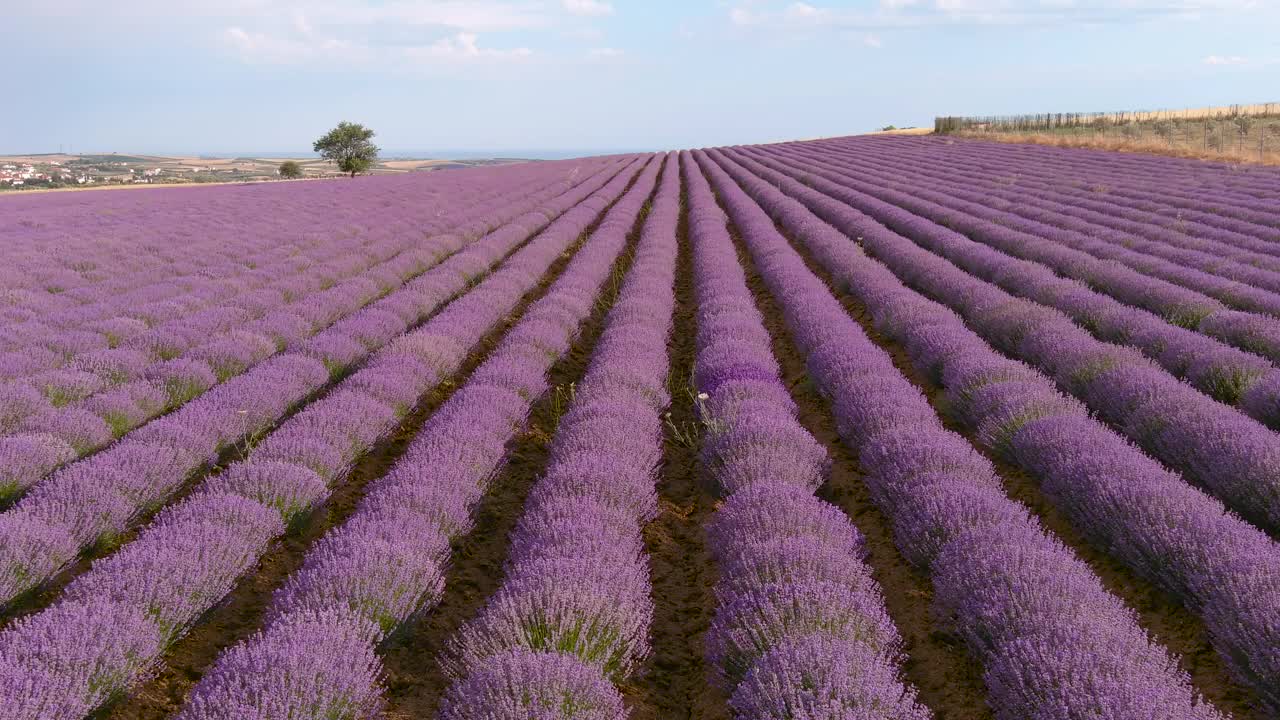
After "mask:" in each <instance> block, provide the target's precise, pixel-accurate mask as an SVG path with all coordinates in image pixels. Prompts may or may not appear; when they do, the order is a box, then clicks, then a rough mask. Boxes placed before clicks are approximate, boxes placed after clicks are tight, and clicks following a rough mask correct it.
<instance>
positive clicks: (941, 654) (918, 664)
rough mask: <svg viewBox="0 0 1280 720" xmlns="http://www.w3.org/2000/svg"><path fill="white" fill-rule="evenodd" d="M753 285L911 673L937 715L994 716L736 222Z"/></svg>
mask: <svg viewBox="0 0 1280 720" xmlns="http://www.w3.org/2000/svg"><path fill="white" fill-rule="evenodd" d="M730 231H731V234H732V236H733V239H734V243H735V245H736V246H737V250H738V257H739V261H740V262H741V263H742V266H743V269H744V270H745V271H746V273H747V285H748V286H749V287H750V289H751V292H752V294H753V295H754V296H755V301H756V306H757V307H758V308H759V310H760V312H761V314H762V315H763V316H764V320H765V327H766V329H767V330H768V331H769V334H770V335H771V336H772V338H773V353H774V356H775V357H776V358H777V360H778V364H779V365H780V366H781V368H782V379H783V381H784V382H785V383H786V385H787V388H788V389H789V390H790V392H791V397H792V399H793V400H794V401H795V403H796V406H797V408H798V410H799V413H798V415H799V420H800V424H801V425H802V426H804V428H805V429H806V430H807V431H809V433H810V434H811V435H813V437H814V438H815V439H817V440H818V442H819V443H821V444H822V446H823V447H824V448H825V449H826V451H827V454H828V456H829V457H830V458H831V461H832V462H831V472H830V475H829V476H828V478H827V481H826V483H825V484H824V485H823V486H822V487H821V488H819V489H818V496H819V497H821V498H822V499H824V500H826V501H828V502H830V503H832V504H834V505H836V506H837V507H839V508H840V509H841V510H843V511H845V513H846V514H848V515H849V517H850V519H851V520H852V521H853V523H854V525H856V526H857V528H858V530H859V531H860V532H861V533H862V535H863V537H864V538H865V543H866V547H867V550H868V557H867V560H866V562H867V565H868V566H869V567H870V568H871V574H872V576H873V577H874V578H875V580H876V582H877V583H879V585H880V588H881V589H882V591H883V593H884V600H885V606H886V608H887V609H888V612H889V617H890V618H891V619H892V620H893V622H894V625H895V626H896V627H897V628H898V632H899V633H900V634H901V635H902V640H903V649H904V651H905V655H906V659H905V662H904V663H903V673H904V675H905V678H906V680H907V681H908V682H909V683H910V684H911V685H913V686H914V687H915V688H916V689H917V690H918V691H919V699H920V702H921V703H923V704H924V705H926V706H928V707H929V709H931V710H932V711H933V713H934V717H935V718H937V720H983V719H985V718H990V717H991V716H992V715H991V710H990V708H989V707H988V706H987V704H986V690H985V688H984V686H983V683H982V672H981V668H980V667H979V665H978V663H977V662H975V661H974V660H973V659H972V658H971V657H970V656H969V655H968V654H967V652H966V649H965V646H964V644H963V641H962V640H961V639H960V638H959V637H958V636H957V635H955V634H954V633H951V632H948V631H947V630H946V628H944V627H943V626H942V625H941V624H939V623H938V622H937V621H936V619H935V618H934V616H933V612H932V601H933V588H932V586H931V585H930V583H929V578H928V576H927V575H926V574H925V573H923V572H921V571H920V570H918V569H917V568H914V567H913V566H911V565H910V564H909V563H908V562H907V561H906V560H905V559H904V558H903V557H902V554H901V553H900V552H899V551H898V548H897V546H896V545H895V544H894V538H893V530H892V525H891V523H890V521H889V519H888V518H887V517H886V516H885V515H884V513H883V512H881V510H880V508H878V507H877V506H876V505H875V504H874V503H873V502H872V501H871V496H870V492H869V490H868V488H867V485H866V483H865V482H864V481H863V479H862V470H861V467H860V465H859V463H858V459H857V455H856V454H855V453H854V452H852V451H851V450H850V449H849V448H848V447H846V446H845V444H844V443H843V442H842V441H841V439H840V436H839V433H838V432H837V430H836V424H835V420H834V417H833V416H832V414H831V410H830V407H829V404H828V403H827V401H826V400H825V399H824V398H823V397H822V395H821V394H820V393H819V391H818V389H817V388H816V387H815V386H814V385H813V383H812V382H811V381H810V380H809V374H808V370H807V368H806V366H805V358H804V356H803V355H802V354H801V353H800V351H799V350H798V349H797V347H796V345H795V343H794V341H793V340H792V338H791V333H790V331H789V330H788V329H787V327H786V321H785V319H784V316H783V313H782V310H781V308H780V307H779V306H778V304H777V302H776V301H775V300H774V298H773V296H772V294H771V293H770V292H769V290H768V288H767V286H766V285H765V282H764V280H763V278H761V276H760V275H759V273H758V272H757V270H756V267H755V264H754V262H753V261H752V259H751V255H750V253H749V252H748V251H747V249H746V247H745V244H744V243H743V241H742V239H741V237H740V235H739V234H738V232H737V229H736V228H734V227H733V226H732V225H730Z"/></svg>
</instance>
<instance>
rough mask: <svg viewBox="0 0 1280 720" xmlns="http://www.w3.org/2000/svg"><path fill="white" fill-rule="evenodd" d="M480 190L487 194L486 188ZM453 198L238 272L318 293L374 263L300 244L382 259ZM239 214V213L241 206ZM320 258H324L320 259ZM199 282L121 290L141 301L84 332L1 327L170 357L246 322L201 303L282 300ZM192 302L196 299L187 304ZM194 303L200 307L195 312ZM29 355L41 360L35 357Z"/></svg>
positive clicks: (83, 347) (92, 347) (29, 341)
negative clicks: (153, 298) (149, 292)
mask: <svg viewBox="0 0 1280 720" xmlns="http://www.w3.org/2000/svg"><path fill="white" fill-rule="evenodd" d="M532 182H537V180H536V179H535V180H534V181H532ZM503 187H504V188H511V189H513V188H514V185H507V184H503ZM489 192H490V193H491V191H489ZM481 193H483V194H488V193H485V192H484V190H483V189H481ZM458 197H459V196H458V195H453V196H451V197H446V198H442V199H441V200H440V201H439V202H438V203H430V204H427V205H426V207H425V208H423V210H419V211H416V212H415V213H410V214H408V215H407V216H406V217H399V218H397V217H396V216H394V215H393V216H391V217H390V218H387V222H386V223H385V224H382V225H379V226H376V227H373V228H361V227H351V228H342V229H341V232H338V229H336V228H335V229H334V230H331V231H330V233H329V234H318V233H317V234H314V235H310V236H308V237H306V238H304V239H299V240H295V241H293V242H291V243H288V244H281V245H280V246H279V248H280V251H279V252H278V253H277V255H278V257H274V258H265V257H253V256H250V257H247V258H244V259H243V260H242V263H241V264H240V265H239V272H240V274H242V275H245V276H247V277H248V278H249V279H250V280H252V281H253V283H254V284H256V285H262V286H268V287H269V286H279V288H280V289H279V291H278V292H279V293H280V294H282V295H283V296H284V298H285V299H286V300H292V299H296V297H297V296H299V295H302V294H305V293H309V292H316V291H319V290H321V289H323V288H324V287H325V286H326V285H329V284H333V283H336V282H337V281H339V280H341V279H342V278H343V276H344V275H349V274H352V273H353V272H355V271H358V270H362V269H364V267H365V266H367V265H368V264H371V263H369V262H368V261H365V260H363V258H361V257H360V256H355V257H350V256H349V257H347V258H324V257H323V256H320V257H317V258H316V259H315V260H308V258H307V257H306V256H302V255H299V254H298V253H299V251H300V250H302V249H305V248H307V247H316V246H318V247H319V248H320V251H328V252H330V253H333V252H336V251H341V250H343V249H344V248H345V247H346V246H353V245H354V246H364V247H369V248H372V249H374V250H375V251H377V252H378V254H379V255H381V257H380V258H378V259H386V258H387V257H390V255H392V254H394V252H388V251H386V250H379V248H380V247H382V246H387V247H390V248H393V249H395V251H398V248H400V247H403V245H404V242H405V240H406V238H407V239H413V238H416V237H418V233H419V232H420V230H421V228H422V226H423V225H424V224H425V225H426V226H428V227H430V226H432V225H438V221H439V220H441V219H442V218H441V217H439V215H440V213H435V214H436V216H437V217H434V218H433V217H432V215H431V214H428V213H427V212H426V211H427V210H429V209H431V208H436V207H443V206H444V205H445V204H446V203H449V204H453V202H455V201H456V200H457V199H458ZM415 200H417V201H418V202H414V203H412V204H408V207H410V208H415V207H417V206H418V205H419V204H421V198H415ZM238 214H243V211H241V213H238ZM455 214H456V213H455ZM181 230H182V228H177V229H175V232H180V231H181ZM319 260H323V262H317V261H319ZM246 268H250V269H246ZM290 269H292V270H294V271H306V272H305V274H303V275H299V276H296V277H294V278H292V279H286V280H284V281H281V280H280V279H279V276H280V275H281V274H282V273H284V272H286V271H287V270H290ZM225 272H226V275H228V276H229V275H234V274H236V273H235V271H234V269H227V270H226V271H225ZM197 280H198V281H199V282H200V283H201V284H198V285H196V286H195V287H192V288H190V289H189V291H188V292H186V293H185V294H183V295H181V296H180V297H176V298H175V297H170V296H166V299H165V300H164V301H162V302H160V303H157V304H151V303H147V302H144V301H143V300H142V299H141V298H138V294H139V293H141V294H143V295H144V296H145V295H146V290H145V288H141V289H137V290H127V291H125V292H124V295H123V296H124V297H126V298H130V297H133V298H138V299H137V300H135V301H134V302H131V303H129V304H128V305H126V306H124V307H123V308H121V309H120V310H122V311H123V312H124V313H125V314H123V315H117V314H115V313H116V312H117V311H115V310H113V311H112V312H111V313H108V314H109V315H110V316H109V317H106V318H103V319H101V320H99V321H97V322H94V323H90V328H89V329H88V330H85V329H83V328H81V329H77V328H76V327H75V325H72V326H71V327H66V326H67V325H68V323H69V320H67V321H65V322H58V323H55V324H54V325H53V326H51V325H49V324H47V322H52V319H51V318H46V319H44V321H41V322H28V323H23V324H14V325H9V326H6V327H5V328H4V332H5V333H6V334H12V335H16V336H17V337H16V339H17V340H18V341H19V342H21V344H22V345H23V346H24V347H25V348H27V349H32V348H34V349H35V351H36V352H37V355H38V354H39V353H44V354H45V355H48V356H52V357H54V358H55V359H57V360H61V359H63V358H64V357H65V356H66V354H70V355H72V356H74V354H75V353H77V352H99V351H103V350H107V349H114V348H122V349H126V350H135V351H143V352H147V353H149V354H158V355H161V356H168V357H173V356H176V355H177V354H178V353H180V352H182V351H183V350H186V349H188V348H189V347H190V346H191V345H192V343H193V341H195V340H199V339H204V338H205V337H206V336H207V335H208V333H209V332H211V331H212V330H216V329H218V328H220V327H225V326H227V324H228V323H230V324H232V325H242V324H244V323H245V322H247V321H248V317H247V316H241V317H238V316H235V315H234V314H230V313H231V311H230V309H227V308H216V307H215V308H211V309H210V308H207V307H204V306H203V305H202V304H203V303H208V302H227V303H230V304H231V307H232V308H235V309H237V310H239V311H240V312H241V313H249V312H257V311H260V310H261V309H262V305H263V303H264V302H266V303H271V302H278V301H279V300H280V296H279V295H273V294H270V293H267V295H265V296H264V295H263V293H264V292H266V290H264V289H262V288H259V289H257V290H255V289H254V287H253V286H251V285H250V284H247V283H246V282H241V281H238V280H236V279H234V278H233V279H232V280H230V281H229V280H227V278H226V277H225V276H220V277H217V278H216V279H210V278H197ZM185 284H186V283H184V285H185ZM167 289H169V290H174V291H176V290H178V289H179V288H178V286H177V285H175V284H174V283H169V284H168V286H167ZM193 302H194V303H195V305H192V303H193ZM197 306H199V307H202V308H203V309H199V310H197V309H196V307H197ZM74 310H75V311H82V310H84V308H79V307H78V308H74ZM192 312H194V314H192ZM46 321H47V322H46ZM33 325H34V326H35V327H34V329H33V328H32V326H33ZM40 328H43V329H44V330H45V331H46V334H45V335H41V334H39V333H38V331H39V329H40ZM46 344H51V347H52V348H53V349H56V350H59V351H60V352H61V353H62V354H57V353H52V352H51V350H50V349H47V348H44V347H41V346H43V345H46ZM32 359H33V360H36V361H38V360H40V358H39V357H34V358H32ZM5 364H6V363H5V362H4V361H0V366H3V365H5Z"/></svg>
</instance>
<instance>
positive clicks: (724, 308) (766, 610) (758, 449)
mask: <svg viewBox="0 0 1280 720" xmlns="http://www.w3.org/2000/svg"><path fill="white" fill-rule="evenodd" d="M682 160H683V161H684V171H685V187H686V192H687V197H688V213H689V232H690V236H691V241H692V245H693V273H694V296H695V297H696V298H697V302H698V315H697V327H698V332H697V347H698V349H697V359H696V363H695V370H694V382H695V384H696V386H697V389H698V390H699V391H700V394H699V398H700V399H701V402H700V412H701V414H702V420H703V423H704V424H705V426H706V434H705V438H704V441H703V451H702V452H703V465H704V467H705V468H706V469H707V471H708V474H709V475H710V477H711V479H712V480H714V481H715V483H716V484H717V486H719V488H720V490H721V491H722V492H723V493H724V494H726V495H727V496H728V499H726V500H725V501H724V502H723V503H722V504H721V505H720V507H719V508H718V509H717V510H716V513H715V515H714V516H713V518H712V520H711V521H710V523H709V524H708V526H707V540H708V543H707V544H708V548H709V549H710V551H711V554H712V556H713V557H714V558H715V561H716V564H717V566H718V568H719V570H720V574H719V580H718V581H717V583H716V586H715V594H716V601H717V602H716V605H717V607H716V614H715V618H714V619H713V620H712V622H711V626H710V628H709V629H708V630H707V635H706V652H707V659H708V661H709V662H710V664H711V665H712V666H713V667H714V668H715V672H716V675H715V679H716V681H717V682H718V683H719V684H720V685H721V686H722V687H723V688H724V690H725V691H726V692H728V693H729V694H730V699H729V704H730V707H731V708H732V709H733V711H734V712H735V714H736V715H737V716H738V717H741V718H750V719H752V720H765V719H771V720H772V719H777V720H783V719H784V718H793V717H859V718H884V719H885V720H926V719H927V718H930V717H932V714H931V713H930V712H929V711H928V709H926V708H924V707H923V706H921V705H919V704H918V703H917V702H916V699H915V690H914V688H911V687H910V686H908V685H907V684H906V683H904V682H903V681H902V679H901V664H902V660H903V656H902V639H901V637H900V636H899V635H898V631H897V628H895V627H894V625H893V621H892V620H890V618H889V616H888V613H887V611H886V610H885V607H884V599H883V597H882V596H881V593H880V588H879V586H878V585H877V584H876V583H875V581H874V580H873V579H872V577H871V572H870V570H869V568H867V566H866V565H865V564H864V562H863V560H864V558H865V557H866V549H865V547H864V540H863V538H862V536H861V534H859V533H858V530H857V528H856V527H854V525H853V523H852V522H850V521H849V518H848V517H846V516H845V515H844V513H842V512H841V511H840V510H839V509H838V508H836V507H834V506H833V505H831V504H829V503H827V502H824V501H822V500H820V499H818V498H817V497H815V496H814V495H813V491H814V490H816V489H817V488H818V487H819V486H820V485H821V484H822V483H823V482H824V479H825V475H826V474H827V470H828V468H829V463H830V460H829V458H828V457H827V454H826V450H825V449H824V448H823V447H822V446H821V445H820V444H818V441H817V440H815V439H814V438H813V436H812V435H810V434H809V433H808V432H807V431H806V430H805V429H804V428H803V427H802V426H801V425H800V423H799V422H798V421H797V420H796V416H795V414H796V406H795V403H794V402H793V401H792V399H791V395H790V393H789V392H788V391H787V388H786V386H785V385H784V384H783V383H782V381H781V380H780V379H779V368H778V364H777V361H776V360H775V359H774V356H773V352H772V339H771V337H770V335H769V332H768V331H767V330H766V329H765V326H764V321H763V318H762V317H761V315H760V312H759V311H758V310H757V309H756V307H755V303H754V299H753V298H752V295H751V291H750V290H749V289H748V287H747V283H746V276H745V275H744V273H743V270H742V267H741V265H740V264H739V262H738V257H737V254H736V251H735V249H734V245H733V242H732V240H731V239H730V236H729V232H728V229H727V227H726V217H725V215H724V213H723V211H721V210H720V208H719V207H718V206H717V204H716V199H715V196H714V195H713V194H712V190H711V187H710V186H709V185H708V184H707V181H706V179H705V178H704V177H703V176H702V173H701V171H700V170H699V167H698V164H697V163H696V162H694V161H693V159H692V156H690V155H689V154H688V153H687V152H686V153H682Z"/></svg>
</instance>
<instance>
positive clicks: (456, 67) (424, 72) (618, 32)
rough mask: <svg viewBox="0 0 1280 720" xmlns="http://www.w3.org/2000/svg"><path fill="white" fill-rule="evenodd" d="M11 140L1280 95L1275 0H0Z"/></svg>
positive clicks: (530, 131) (87, 145)
mask: <svg viewBox="0 0 1280 720" xmlns="http://www.w3.org/2000/svg"><path fill="white" fill-rule="evenodd" d="M3 3H4V5H5V8H4V10H3V21H2V22H0V47H2V48H4V50H5V57H6V65H7V68H6V69H5V71H4V72H3V74H0V153H14V152H49V151H56V150H57V149H58V147H59V145H62V146H64V147H69V148H74V149H75V150H76V151H85V152H87V151H119V152H129V151H132V152H157V153H159V152H171V153H176V152H197V151H205V152H235V151H292V150H302V149H307V148H309V145H310V141H311V140H312V139H314V138H315V137H317V136H319V135H320V134H322V133H323V132H324V130H326V129H327V128H328V127H330V126H332V125H333V124H334V123H335V122H336V121H338V120H340V119H349V120H354V121H358V122H364V123H366V124H368V125H370V126H371V127H373V128H374V129H375V130H376V131H377V132H378V137H377V141H378V142H379V144H380V145H381V146H382V147H383V148H384V149H387V150H427V149H477V150H492V151H495V152H501V151H503V150H515V149H526V150H527V149H572V150H602V149H662V148H681V147H698V146H705V145H721V144H731V143H750V142H767V141H774V140H783V139H793V138H805V137H816V136H827V135H840V134H850V133H856V132H862V131H866V130H869V129H872V128H875V127H877V126H881V125H886V124H890V123H892V124H896V125H899V126H905V125H924V124H929V123H930V122H931V121H932V118H933V116H934V115H936V114H987V113H1006V112H1009V113H1012V112H1040V111H1076V110H1082V111H1083V110H1115V109H1138V108H1156V107H1184V106H1201V105H1218V104H1230V103H1235V102H1245V103H1248V102H1264V101H1280V33H1277V32H1276V29H1277V28H1280V2H1276V1H1262V0H1115V1H1112V2H1105V1H1104V0H863V1H860V2H836V1H835V0H806V2H797V1H795V0H740V1H738V0H708V1H706V2H697V1H695V0H689V1H688V2H676V1H674V0H653V1H651V2H641V1H638V0H510V1H501V0H475V1H471V2H467V1H458V0H416V1H415V0H296V1H293V2H286V1H280V2H275V1H269V0H109V1H103V0H39V1H35V0H32V1H31V2H27V1H26V0H3Z"/></svg>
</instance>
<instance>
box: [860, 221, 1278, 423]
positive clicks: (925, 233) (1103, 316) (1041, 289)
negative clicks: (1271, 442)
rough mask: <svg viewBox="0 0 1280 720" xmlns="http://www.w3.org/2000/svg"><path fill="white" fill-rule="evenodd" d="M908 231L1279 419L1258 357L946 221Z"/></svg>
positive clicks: (1220, 396) (1268, 371) (989, 277)
mask: <svg viewBox="0 0 1280 720" xmlns="http://www.w3.org/2000/svg"><path fill="white" fill-rule="evenodd" d="M875 209H876V210H877V212H876V217H878V218H879V219H881V220H889V221H891V222H893V223H898V222H899V221H900V220H902V217H903V216H902V214H901V212H900V211H898V213H896V214H895V213H894V212H893V211H888V210H886V206H884V205H877V206H876V208H875ZM900 226H902V227H905V225H900ZM909 237H910V238H911V239H912V240H913V241H914V242H916V243H917V244H919V245H920V246H922V247H924V248H927V249H928V250H930V251H932V252H934V253H936V254H938V255H941V256H942V257H944V258H946V259H948V260H950V261H951V262H953V263H955V264H956V265H958V266H959V267H961V268H963V269H964V270H965V271H967V272H968V273H970V274H972V275H974V276H976V277H979V278H982V279H983V280H986V281H988V282H991V283H992V284H995V285H997V286H999V287H1001V288H1003V289H1004V290H1006V291H1008V292H1010V293H1012V294H1015V295H1018V296H1020V297H1025V298H1029V299H1031V300H1034V301H1036V302H1039V303H1041V304H1043V305H1047V306H1050V307H1053V308H1056V309H1057V310H1060V311H1062V312H1063V313H1064V314H1065V315H1067V316H1068V317H1070V318H1072V319H1074V320H1075V321H1076V322H1077V323H1079V324H1080V325H1081V326H1082V327H1084V328H1086V329H1088V330H1089V331H1090V332H1091V333H1092V334H1093V335H1095V336H1097V337H1098V338H1100V339H1102V340H1106V341H1110V342H1114V343H1116V344H1122V345H1130V346H1133V347H1135V348H1137V349H1139V350H1141V351H1142V352H1143V353H1144V354H1146V355H1147V356H1148V357H1149V358H1151V359H1152V360H1154V361H1156V362H1157V363H1159V364H1160V365H1161V366H1162V367H1163V368H1164V369H1165V370H1167V371H1168V372H1169V373H1171V374H1173V375H1174V376H1176V377H1179V378H1181V379H1184V380H1186V381H1188V382H1190V383H1191V384H1192V385H1194V386H1195V387H1196V388H1198V389H1199V390H1201V391H1202V392H1204V393H1205V394H1207V395H1209V396H1211V397H1213V398H1215V399H1217V400H1219V401H1221V402H1224V403H1227V404H1234V405H1239V406H1240V409H1241V410H1242V411H1243V412H1245V413H1247V414H1249V415H1250V416H1252V417H1254V418H1255V419H1257V420H1260V421H1262V422H1265V423H1267V424H1269V425H1271V426H1272V427H1276V426H1277V425H1280V397H1278V396H1277V393H1278V392H1280V371H1277V370H1276V368H1275V367H1274V366H1272V365H1271V363H1268V362H1267V361H1265V360H1263V359H1262V358H1259V357H1257V356H1255V355H1251V354H1249V353H1246V352H1244V351H1241V350H1237V349H1235V348H1231V347H1228V346H1226V345H1223V344H1222V343H1220V342H1217V341H1215V340H1213V339H1211V338H1209V337H1206V336H1204V335H1202V334H1200V333H1197V332H1193V331H1191V330H1187V329H1185V328H1181V327H1177V326H1174V325H1170V324H1168V323H1166V322H1165V321H1164V320H1162V319H1161V318H1159V317H1157V316H1155V315H1153V314H1151V313H1149V312H1147V311H1145V310H1141V309H1139V308H1135V307H1132V306H1128V305H1125V304H1123V303H1121V302H1119V301H1117V300H1115V299H1113V298H1111V297H1110V296H1107V295H1104V294H1101V293H1097V292H1094V291H1093V290H1091V289H1089V288H1088V286H1086V285H1085V284H1084V283H1081V282H1080V281H1077V280H1071V279H1068V278H1063V277H1061V276H1059V275H1056V274H1055V273H1054V272H1053V271H1051V270H1049V269H1048V268H1046V267H1044V266H1042V265H1039V264H1037V263H1033V262H1031V261H1028V260H1021V259H1018V258H1014V257H1011V256H1009V255H1005V254H1004V253H1001V252H999V251H997V250H995V249H993V248H991V247H989V246H986V245H983V244H981V243H978V242H975V241H972V240H970V239H969V238H967V237H965V236H964V235H961V234H960V233H957V232H954V231H951V230H948V229H946V228H944V227H940V226H933V225H929V224H927V223H916V224H915V225H914V226H912V228H911V232H910V234H909ZM1209 322H1213V320H1210V321H1209Z"/></svg>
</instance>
